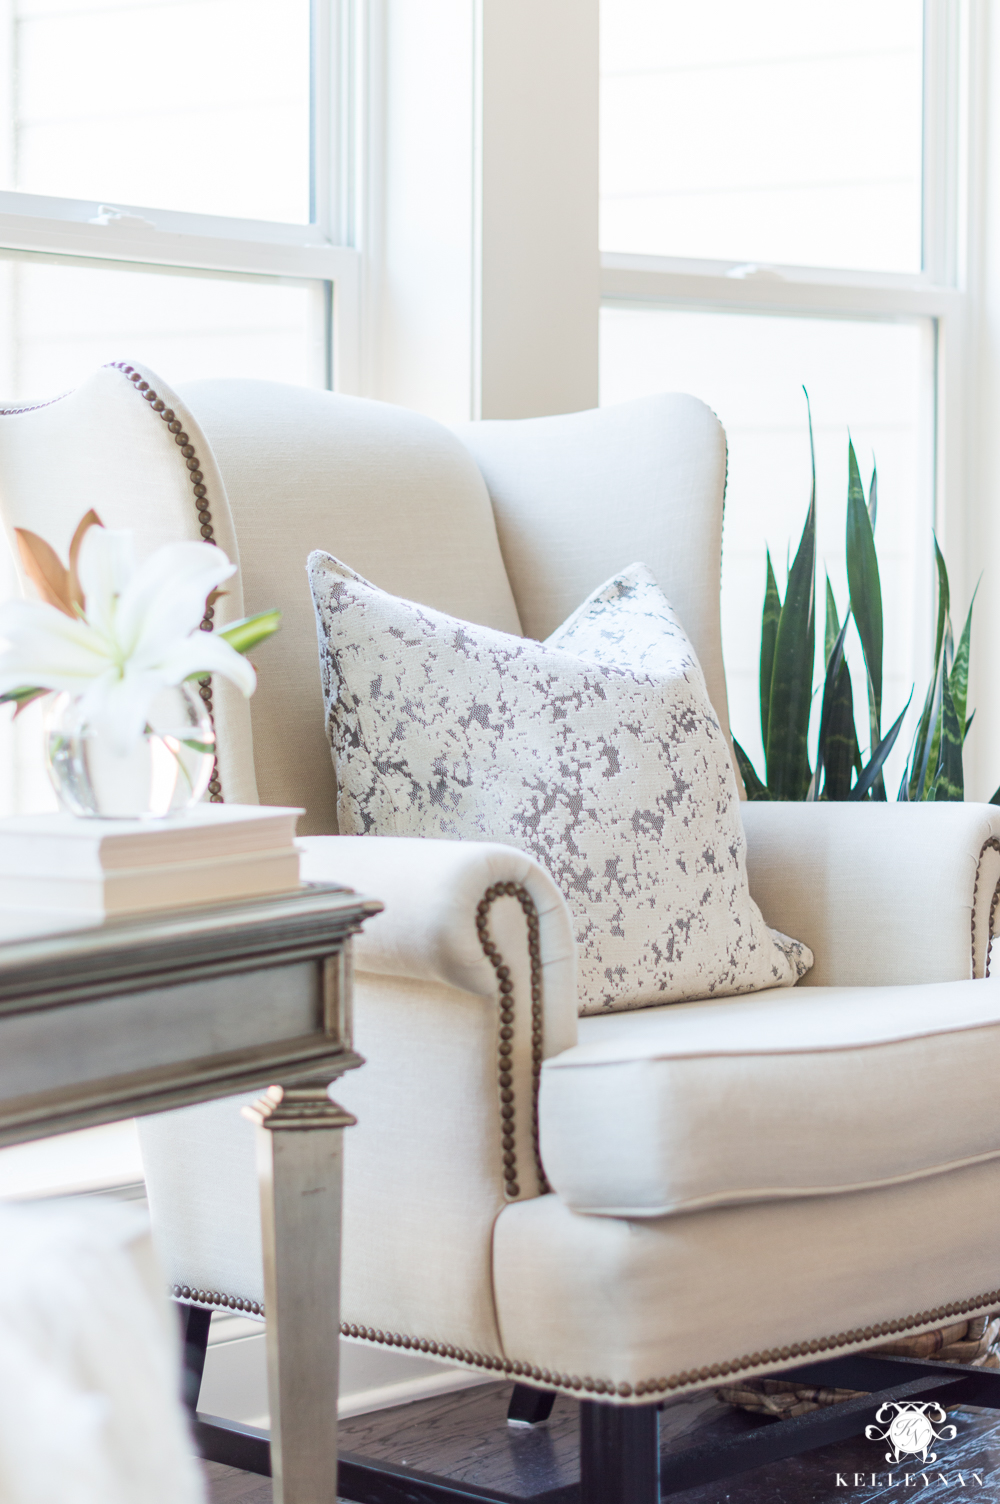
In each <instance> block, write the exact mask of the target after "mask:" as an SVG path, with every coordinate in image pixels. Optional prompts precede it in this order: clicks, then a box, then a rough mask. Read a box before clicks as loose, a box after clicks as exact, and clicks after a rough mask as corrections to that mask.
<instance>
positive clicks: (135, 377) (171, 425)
mask: <svg viewBox="0 0 1000 1504" xmlns="http://www.w3.org/2000/svg"><path fill="white" fill-rule="evenodd" d="M109 364H110V366H111V369H112V370H114V371H122V372H124V374H125V375H126V376H127V377H128V379H129V381H131V382H133V383H134V385H135V389H136V391H137V392H141V393H142V396H143V398H144V399H145V401H146V402H148V403H149V406H150V410H151V411H152V412H154V413H156V414H157V415H158V416H159V417H160V418H162V420H163V422H164V423H166V425H167V429H168V431H169V432H170V433H172V434H173V436H174V443H175V444H177V445H178V446H179V448H180V451H181V455H182V457H183V459H184V463H185V465H186V467H187V471H188V479H189V480H190V482H191V485H192V487H193V489H194V504H195V508H196V510H197V512H198V521H199V523H200V525H201V526H200V532H201V536H202V538H203V539H204V540H205V542H206V543H211V544H212V546H213V547H214V548H217V547H218V541H217V539H216V536H215V529H214V527H213V526H212V513H211V511H210V510H209V505H208V501H207V499H206V494H207V488H206V486H205V477H204V475H203V474H202V470H201V461H200V460H199V459H198V456H197V454H196V453H195V451H194V445H193V444H192V443H191V441H190V440H189V438H188V436H187V434H186V433H185V432H184V427H183V424H182V423H180V422H179V421H178V419H177V416H176V414H175V413H174V410H173V408H172V407H167V405H166V403H165V402H164V401H163V400H162V398H160V397H158V396H157V394H156V392H154V390H153V388H152V387H151V386H150V384H149V382H148V381H144V380H143V376H142V372H141V371H137V370H136V369H135V367H134V366H130V365H126V363H125V362H124V361H123V360H114V361H111V362H110V363H109ZM214 618H215V608H214V607H213V606H206V607H205V614H204V616H203V617H202V619H201V622H200V624H199V626H200V630H201V631H202V632H211V631H212V628H213V623H214ZM198 693H199V695H200V696H201V699H202V702H203V704H204V706H205V709H206V710H207V711H208V717H209V720H210V721H211V722H212V725H213V727H214V726H215V707H214V705H213V702H212V680H211V676H206V677H205V678H204V679H199V680H198ZM208 797H209V803H211V804H222V803H223V802H224V800H223V797H222V781H221V779H220V777H219V759H218V757H216V759H215V761H214V763H213V764H212V776H211V778H210V779H209V781H208Z"/></svg>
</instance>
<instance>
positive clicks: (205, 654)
mask: <svg viewBox="0 0 1000 1504" xmlns="http://www.w3.org/2000/svg"><path fill="white" fill-rule="evenodd" d="M159 666H160V668H161V669H162V672H163V673H164V675H165V676H166V677H165V682H166V683H168V684H180V682H181V680H182V679H189V678H190V677H191V675H192V674H197V673H205V674H222V675H223V677H224V678H226V679H230V680H231V681H232V682H233V684H235V685H236V687H237V689H241V690H242V691H243V693H244V695H246V696H247V698H248V699H249V697H250V695H252V694H253V692H254V690H255V689H256V687H257V675H256V674H255V673H254V669H253V664H252V663H251V662H250V661H249V660H248V659H246V658H244V657H243V655H242V653H238V652H237V651H236V649H235V648H231V647H230V646H229V643H228V642H226V641H224V640H223V638H221V637H216V636H215V635H214V634H213V633H211V632H194V633H192V635H191V636H190V637H185V638H184V639H183V641H181V642H177V643H174V644H173V646H172V647H170V648H169V649H168V650H167V652H165V653H164V654H163V655H162V657H161V658H160V659H159Z"/></svg>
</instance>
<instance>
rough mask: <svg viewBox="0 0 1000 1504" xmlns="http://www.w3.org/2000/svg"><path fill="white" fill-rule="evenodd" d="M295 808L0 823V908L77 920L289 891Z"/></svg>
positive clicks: (293, 881) (295, 860) (16, 818)
mask: <svg viewBox="0 0 1000 1504" xmlns="http://www.w3.org/2000/svg"><path fill="white" fill-rule="evenodd" d="M301 814H302V810H300V809H284V808H280V807H277V806H275V805H254V804H198V805H195V807H194V808H193V809H191V810H188V811H187V812H186V813H185V814H183V815H177V816H174V817H172V818H171V819H168V820H99V819H81V818H80V817H79V816H76V815H66V814H52V815H12V816H10V817H9V818H7V819H3V820H0V906H2V907H3V908H6V909H10V908H15V909H19V910H24V909H30V910H60V911H71V912H73V913H77V914H88V915H93V916H95V917H99V916H101V915H116V914H135V913H142V912H144V911H145V910H148V909H176V908H185V907H188V906H190V905H193V904H216V903H229V902H233V901H235V900H237V899H242V898H262V897H264V896H266V895H268V894H274V893H288V892H290V891H292V890H294V889H295V888H297V887H298V886H299V853H298V850H297V848H296V845H295V825H296V822H297V821H298V818H299V816H300V815H301Z"/></svg>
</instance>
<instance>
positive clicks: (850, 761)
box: [734, 394, 1000, 802]
mask: <svg viewBox="0 0 1000 1504" xmlns="http://www.w3.org/2000/svg"><path fill="white" fill-rule="evenodd" d="M808 401H809V398H808V394H807V395H806V403H807V405H808ZM809 448H810V455H811V460H812V492H811V495H810V500H809V510H808V512H807V514H806V522H805V527H804V528H803V530H802V538H801V541H800V542H799V546H798V550H797V552H796V554H795V558H794V560H793V561H792V565H791V568H790V569H789V571H788V581H787V584H786V587H785V598H784V600H782V599H781V595H780V592H779V590H778V583H777V580H776V579H775V574H774V568H773V565H772V563H771V555H770V552H768V555H767V574H766V582H765V590H764V612H763V620H762V623H761V637H760V725H761V738H762V741H763V744H764V777H763V778H761V777H760V776H759V775H758V773H757V770H756V769H755V768H754V766H753V764H752V763H751V761H750V759H749V757H748V756H747V754H746V752H745V751H744V750H743V748H742V747H741V746H740V744H739V742H734V745H735V748H736V757H737V761H738V762H739V766H740V771H741V773H742V775H743V782H744V784H745V785H746V791H747V797H748V798H750V799H793V800H802V799H806V800H813V799H835V800H862V799H864V800H885V798H886V792H885V783H884V778H883V765H884V763H885V760H886V758H887V757H888V755H889V753H890V752H891V751H892V749H893V747H894V746H895V744H896V740H897V738H898V736H899V732H900V728H901V726H902V724H903V717H904V716H905V715H906V712H907V710H908V709H909V705H910V700H907V702H906V704H905V705H904V706H903V709H902V710H901V711H900V713H899V715H898V716H897V717H896V719H895V720H894V721H893V723H892V726H891V727H890V728H889V730H888V731H887V732H886V734H885V736H883V735H882V657H883V617H882V585H881V580H880V578H879V568H878V557H877V554H876V551H875V522H876V516H877V511H878V474H877V471H876V470H875V469H874V468H873V469H872V478H871V485H870V486H869V489H868V495H867V497H866V496H865V489H864V484H863V482H862V479H861V472H860V470H859V467H858V461H857V456H856V454H855V452H854V445H853V443H852V442H851V441H850V439H848V446H847V475H848V480H847V531H846V539H845V552H846V562H847V580H848V586H849V589H850V602H849V604H848V608H847V612H846V614H845V616H844V620H843V622H841V621H840V619H839V616H838V612H837V603H836V599H835V597H834V594H833V589H832V587H831V585H830V579H829V576H827V577H826V588H825V600H824V605H825V630H824V640H823V648H824V653H823V657H824V665H825V667H824V676H823V685H822V691H823V692H822V698H821V700H820V711H819V728H818V735H817V740H816V766H815V768H813V767H811V766H810V761H809V746H808V737H809V722H810V716H811V713H812V706H813V702H814V698H815V696H814V694H813V670H814V660H815V650H816V452H815V447H814V444H813V432H812V414H811V412H810V414H809ZM934 553H935V558H936V560H937V570H938V621H937V638H936V645H935V652H934V672H933V675H932V678H931V683H930V687H929V688H928V691H927V696H926V699H925V701H924V707H923V711H922V713H921V716H920V720H919V722H918V724H917V729H916V733H915V735H914V738H913V745H912V747H911V749H910V754H909V757H908V759H907V765H906V772H905V774H904V776H903V781H902V784H901V785H900V789H899V795H898V797H899V798H900V799H906V800H931V799H934V800H937V799H962V798H964V782H963V774H962V746H963V743H964V741H965V737H966V735H967V733H968V730H969V727H970V726H971V724H972V716H971V715H970V716H968V717H966V700H967V695H968V680H969V640H970V634H971V630H972V605H971V604H970V606H969V614H968V616H967V618H966V622H965V627H964V629H963V632H962V635H961V637H960V639H959V643H958V647H957V648H955V647H954V641H953V636H952V629H951V617H950V614H949V612H950V590H949V585H948V571H947V568H946V567H945V562H944V558H943V557H942V554H941V550H940V548H939V547H938V544H937V539H935V540H934ZM974 602H975V593H973V604H974ZM852 620H853V622H854V626H855V629H856V631H857V635H858V638H859V640H860V643H861V651H862V655H863V660H864V667H865V679H866V687H867V700H868V706H867V708H868V730H869V741H870V746H871V753H870V755H869V759H868V761H867V763H865V762H864V761H863V759H862V755H861V748H860V744H859V741H858V734H857V727H856V723H855V714H854V687H853V684H852V681H851V671H850V668H849V666H848V663H847V659H846V657H845V655H844V645H845V641H846V638H847V631H848V628H849V626H850V624H851V621H852ZM912 698H913V696H912V693H911V695H910V699H912ZM994 797H995V799H996V800H997V802H1000V790H998V791H997V794H996V796H994Z"/></svg>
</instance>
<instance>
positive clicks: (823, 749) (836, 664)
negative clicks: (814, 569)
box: [807, 579, 854, 799]
mask: <svg viewBox="0 0 1000 1504" xmlns="http://www.w3.org/2000/svg"><path fill="white" fill-rule="evenodd" d="M829 588H830V581H829V579H828V580H827V590H829ZM827 608H828V609H827V623H828V624H829V620H830V613H829V601H827ZM847 627H848V623H847V622H846V621H845V623H844V625H843V626H842V627H841V628H840V629H839V630H838V632H837V637H836V640H835V642H834V644H833V651H832V652H831V653H830V654H829V657H828V659H827V664H826V674H825V676H824V679H823V702H822V708H821V710H820V717H819V736H818V738H817V741H816V771H815V773H814V774H813V780H812V783H811V784H810V787H809V794H808V796H807V797H808V798H810V799H818V798H820V797H821V795H823V794H824V792H825V793H826V796H827V797H828V798H829V797H830V795H829V790H828V789H824V786H823V771H824V768H825V767H826V764H827V751H828V746H827V743H828V739H829V735H830V722H831V717H832V714H833V707H834V704H835V702H836V701H837V699H838V691H839V690H840V688H841V686H840V682H839V681H840V671H841V669H842V668H843V667H844V666H845V665H844V638H845V637H846V636H847ZM828 630H829V626H828ZM853 709H854V706H853V699H852V705H851V710H852V714H853ZM829 782H830V780H829V778H827V784H829ZM850 785H851V779H850V774H849V773H848V778H847V786H848V788H850Z"/></svg>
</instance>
